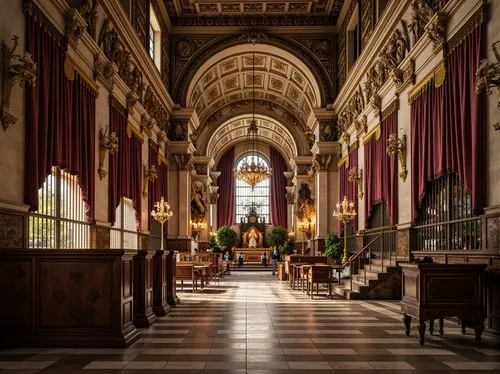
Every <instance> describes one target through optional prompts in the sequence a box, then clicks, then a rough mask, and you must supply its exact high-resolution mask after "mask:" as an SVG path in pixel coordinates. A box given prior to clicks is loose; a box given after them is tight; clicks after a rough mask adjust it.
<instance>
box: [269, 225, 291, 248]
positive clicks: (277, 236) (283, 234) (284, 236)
mask: <svg viewBox="0 0 500 374" xmlns="http://www.w3.org/2000/svg"><path fill="white" fill-rule="evenodd" d="M287 240H288V230H287V229H286V228H284V227H283V226H276V227H274V228H273V229H272V230H271V232H270V233H269V235H268V236H267V245H268V246H270V247H278V248H279V247H281V246H282V245H284V244H285V243H286V242H287Z"/></svg>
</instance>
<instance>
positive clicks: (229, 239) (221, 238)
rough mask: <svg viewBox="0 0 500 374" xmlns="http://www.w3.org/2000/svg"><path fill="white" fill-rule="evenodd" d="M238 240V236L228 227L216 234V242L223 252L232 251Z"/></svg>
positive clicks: (222, 228)
mask: <svg viewBox="0 0 500 374" xmlns="http://www.w3.org/2000/svg"><path fill="white" fill-rule="evenodd" d="M237 240H238V234H236V232H235V231H234V230H233V229H232V228H231V227H229V226H227V225H226V226H222V227H221V228H219V229H218V230H217V233H216V234H215V241H216V243H217V245H218V246H219V247H220V249H221V252H225V251H226V250H228V249H231V247H232V246H233V245H235V244H236V241H237Z"/></svg>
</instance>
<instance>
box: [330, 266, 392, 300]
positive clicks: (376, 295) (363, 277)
mask: <svg viewBox="0 0 500 374" xmlns="http://www.w3.org/2000/svg"><path fill="white" fill-rule="evenodd" d="M367 261H368V260H367ZM399 261H402V260H399ZM397 263H398V260H395V259H394V258H393V259H392V262H391V266H389V259H388V258H386V259H384V261H383V265H382V259H381V258H375V259H371V260H370V261H369V262H368V263H366V264H364V265H362V267H361V269H359V270H355V272H354V274H353V275H352V289H351V279H350V277H349V278H348V279H342V280H341V282H340V285H339V284H335V285H334V287H333V291H334V292H335V293H336V294H338V295H340V296H342V297H345V298H346V299H351V300H355V299H400V298H401V270H400V268H399V267H398V266H397ZM348 269H349V267H347V269H346V270H348Z"/></svg>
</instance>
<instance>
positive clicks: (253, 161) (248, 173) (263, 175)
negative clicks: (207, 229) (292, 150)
mask: <svg viewBox="0 0 500 374" xmlns="http://www.w3.org/2000/svg"><path fill="white" fill-rule="evenodd" d="M246 144H247V152H246V155H248V154H250V155H251V156H250V162H249V160H248V157H246V158H245V159H243V161H242V163H241V164H240V167H239V168H238V169H237V170H235V171H234V176H235V177H236V178H237V179H239V180H241V181H243V182H245V183H247V184H249V185H250V187H252V191H253V189H254V187H255V186H256V185H257V184H259V183H261V182H262V181H265V180H266V179H268V178H269V177H271V169H270V168H268V167H267V166H266V164H265V163H264V162H262V161H261V160H260V159H259V157H257V121H256V120H255V53H252V120H251V121H250V126H249V127H248V130H247V139H246ZM250 147H251V149H250Z"/></svg>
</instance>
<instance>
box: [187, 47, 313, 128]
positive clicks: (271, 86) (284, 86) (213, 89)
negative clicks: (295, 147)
mask: <svg viewBox="0 0 500 374" xmlns="http://www.w3.org/2000/svg"><path fill="white" fill-rule="evenodd" d="M252 48H253V47H252V46H251V45H250V46H249V45H247V46H245V47H243V48H241V47H240V48H238V49H239V51H240V52H237V51H236V50H235V52H234V53H232V54H230V55H226V56H225V57H223V58H220V59H217V58H215V62H213V63H211V64H210V63H209V64H205V66H204V67H203V68H202V69H201V70H203V72H200V73H198V74H196V76H195V79H194V80H193V81H192V83H191V85H190V87H189V90H188V98H187V106H188V107H189V108H195V109H196V111H197V114H198V117H199V119H200V123H202V124H203V123H204V122H205V121H206V120H207V119H208V118H209V117H210V116H212V115H213V114H214V113H216V112H217V111H218V110H220V109H221V108H223V107H225V106H227V105H229V104H231V103H236V102H239V101H242V100H244V101H247V102H248V103H251V100H252V89H253V86H254V85H255V98H256V100H265V101H269V102H273V103H276V104H278V105H281V106H282V107H284V108H286V109H287V110H288V111H289V112H290V113H291V114H293V115H294V116H295V117H296V118H297V120H298V122H300V123H302V124H305V123H307V120H308V118H309V116H310V115H311V112H312V109H313V108H318V107H319V106H320V98H319V88H318V85H317V83H316V82H315V81H314V78H313V77H312V74H311V73H310V72H308V71H307V68H306V67H305V66H298V65H299V63H298V60H297V61H291V59H289V58H287V57H290V56H291V55H289V54H286V53H281V54H279V51H278V50H275V51H272V50H271V48H269V47H265V48H267V49H269V51H267V52H266V51H265V50H264V49H262V48H258V47H257V48H256V50H257V51H256V52H255V54H254V55H255V81H254V80H253V78H252V65H253V63H252V61H253V54H252V53H248V50H251V49H252ZM241 51H246V52H241ZM273 52H274V53H273ZM294 62H295V63H294ZM249 109H250V108H249Z"/></svg>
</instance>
